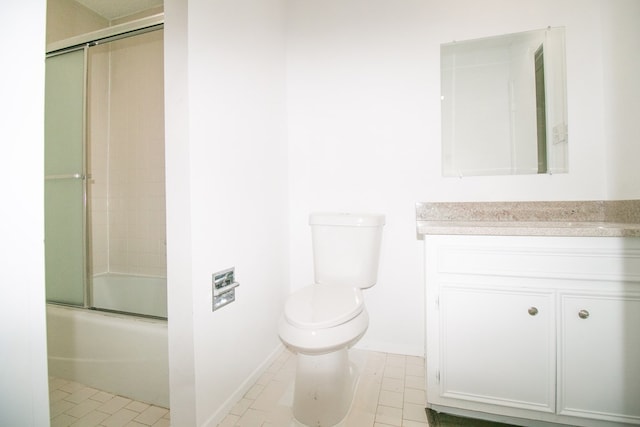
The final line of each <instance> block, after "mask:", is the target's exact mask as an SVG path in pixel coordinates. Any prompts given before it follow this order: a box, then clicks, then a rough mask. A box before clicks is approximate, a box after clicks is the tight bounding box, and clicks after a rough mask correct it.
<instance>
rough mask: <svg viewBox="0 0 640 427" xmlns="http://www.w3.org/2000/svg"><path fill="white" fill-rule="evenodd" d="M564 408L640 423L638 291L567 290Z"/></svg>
mask: <svg viewBox="0 0 640 427" xmlns="http://www.w3.org/2000/svg"><path fill="white" fill-rule="evenodd" d="M561 308H562V317H561V319H562V323H561V332H560V334H561V336H560V344H559V347H560V355H559V357H560V360H559V361H560V367H559V372H558V374H559V411H560V413H561V414H566V415H575V416H583V417H588V418H596V419H598V418H599V419H603V420H613V421H624V422H628V423H633V424H640V296H635V297H630V296H628V297H623V296H603V295H593V296H585V295H563V296H562V297H561Z"/></svg>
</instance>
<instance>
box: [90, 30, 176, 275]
mask: <svg viewBox="0 0 640 427" xmlns="http://www.w3.org/2000/svg"><path fill="white" fill-rule="evenodd" d="M98 47H99V46H98ZM101 48H102V49H103V51H97V52H96V54H95V55H93V57H95V67H96V69H97V70H98V75H97V76H95V77H96V80H100V81H99V82H98V81H96V82H95V83H94V84H93V85H92V86H91V90H92V91H94V95H93V96H92V97H91V99H90V103H91V106H92V108H96V109H97V111H95V112H90V117H94V116H95V117H96V118H95V119H93V122H94V125H95V128H94V127H92V130H91V132H90V138H91V149H90V154H91V155H90V164H91V177H92V179H91V190H90V191H91V205H92V206H91V215H92V221H91V222H92V229H93V243H92V251H93V272H94V274H95V273H104V272H112V273H126V274H136V275H148V276H162V277H164V276H166V241H165V191H164V94H163V85H164V75H163V34H162V31H153V32H150V33H145V34H142V35H138V36H135V37H130V38H127V39H122V40H118V41H115V42H111V43H109V44H108V45H104V46H102V47H101ZM92 49H93V48H92ZM92 64H93V62H92ZM92 77H94V76H92ZM94 103H95V107H94V105H93V104H94Z"/></svg>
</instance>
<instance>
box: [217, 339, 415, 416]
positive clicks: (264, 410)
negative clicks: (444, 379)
mask: <svg viewBox="0 0 640 427" xmlns="http://www.w3.org/2000/svg"><path fill="white" fill-rule="evenodd" d="M351 359H352V360H353V361H356V364H357V365H358V366H361V368H360V369H361V374H360V380H359V383H358V387H357V389H356V393H355V397H354V401H353V404H352V406H351V410H350V412H349V415H348V416H347V418H346V419H345V421H344V422H343V423H341V424H340V425H341V426H343V427H388V426H398V427H400V426H403V427H426V426H427V417H426V414H425V410H424V407H425V402H426V398H425V378H424V358H422V357H413V356H403V355H397V354H387V353H377V352H370V351H363V350H351ZM295 366H296V356H295V355H294V354H292V353H290V352H289V351H288V350H286V349H285V350H283V352H282V353H281V354H280V356H279V357H278V358H277V360H276V361H275V362H273V364H272V365H271V366H270V367H269V369H267V371H266V372H265V373H264V374H263V375H262V377H260V378H259V379H258V381H256V383H255V384H254V385H253V387H252V388H251V389H250V390H249V391H248V392H247V393H246V394H245V396H244V398H243V399H242V400H241V401H240V402H238V403H237V404H236V405H235V407H234V408H232V409H231V411H229V414H228V415H227V416H226V418H225V419H224V420H223V421H222V422H221V423H220V424H219V427H231V426H240V427H294V426H298V425H299V424H297V423H296V422H295V421H294V420H293V414H292V412H291V402H292V401H293V379H294V375H295Z"/></svg>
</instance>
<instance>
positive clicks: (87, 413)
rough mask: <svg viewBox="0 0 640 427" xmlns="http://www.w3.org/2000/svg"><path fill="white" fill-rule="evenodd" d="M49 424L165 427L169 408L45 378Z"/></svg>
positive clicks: (168, 423) (93, 426)
mask: <svg viewBox="0 0 640 427" xmlns="http://www.w3.org/2000/svg"><path fill="white" fill-rule="evenodd" d="M49 405H50V411H51V427H67V426H74V427H149V426H153V427H169V425H170V424H171V422H170V418H169V410H168V409H166V408H161V407H159V406H153V405H149V404H146V403H142V402H136V401H134V400H131V399H128V398H126V397H122V396H116V395H113V394H111V393H107V392H104V391H100V390H96V389H95V388H91V387H87V386H85V385H83V384H80V383H76V382H73V381H68V380H63V379H61V378H53V377H52V378H49Z"/></svg>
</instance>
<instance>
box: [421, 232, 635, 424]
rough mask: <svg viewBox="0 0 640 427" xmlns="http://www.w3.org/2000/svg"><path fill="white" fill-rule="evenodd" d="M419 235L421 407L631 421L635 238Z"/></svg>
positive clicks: (507, 417) (523, 417) (525, 419)
mask: <svg viewBox="0 0 640 427" xmlns="http://www.w3.org/2000/svg"><path fill="white" fill-rule="evenodd" d="M424 240H425V260H426V263H425V267H426V270H425V271H426V274H425V276H426V334H427V340H426V364H427V366H426V369H427V407H429V408H432V409H435V410H437V411H442V412H449V413H454V414H459V415H467V416H471V417H476V418H488V419H495V420H503V421H507V422H512V423H516V424H520V425H545V424H553V423H558V424H567V425H573V426H619V425H627V424H628V425H640V238H635V237H634V238H622V237H620V238H614V237H607V238H604V237H547V236H464V235H425V236H424Z"/></svg>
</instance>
